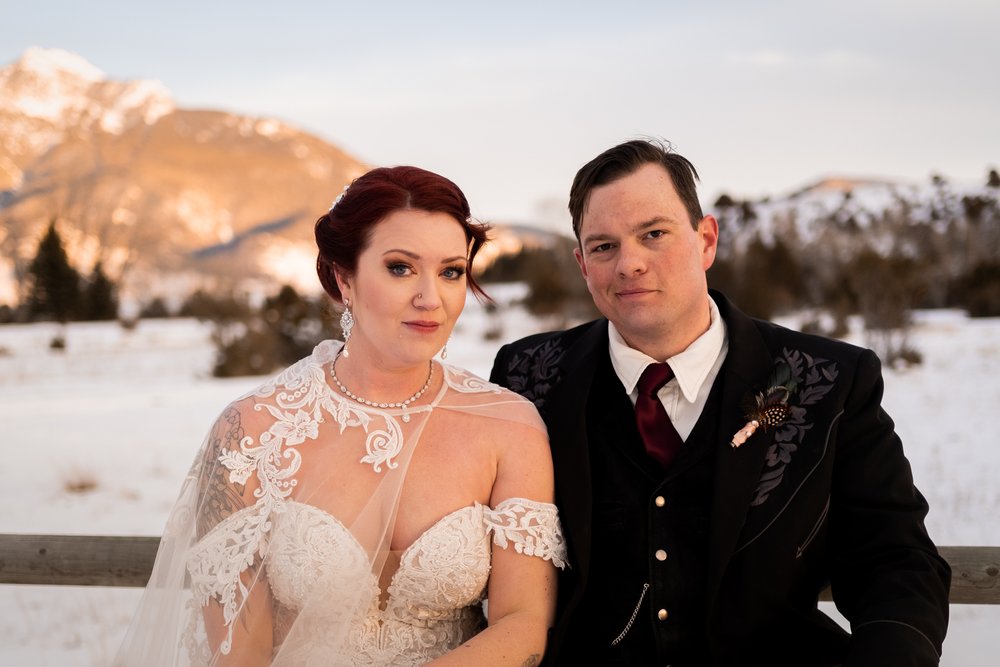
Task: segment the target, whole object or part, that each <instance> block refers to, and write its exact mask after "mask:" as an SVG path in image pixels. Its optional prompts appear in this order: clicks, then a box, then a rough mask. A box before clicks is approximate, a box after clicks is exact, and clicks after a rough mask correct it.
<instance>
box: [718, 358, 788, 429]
mask: <svg viewBox="0 0 1000 667" xmlns="http://www.w3.org/2000/svg"><path fill="white" fill-rule="evenodd" d="M794 393H795V380H794V379H793V378H792V369H791V368H789V366H788V364H786V363H779V364H778V365H776V366H775V367H774V371H773V372H772V373H771V377H770V378H769V379H768V381H767V387H766V388H765V389H764V390H762V391H760V392H758V393H756V394H754V395H752V396H749V397H747V398H746V399H745V400H744V402H743V416H744V417H745V418H746V420H747V423H746V424H745V425H744V426H743V428H741V429H740V430H739V431H737V432H736V433H735V434H734V435H733V439H732V440H731V441H730V442H729V444H730V445H731V446H732V447H734V448H735V447H739V446H740V445H742V444H743V443H744V442H746V441H747V440H748V439H749V438H750V436H752V435H753V434H754V433H756V431H757V429H758V428H763V429H764V430H765V431H766V430H767V429H769V428H775V427H778V426H781V425H782V424H784V423H785V422H786V421H788V418H789V417H791V414H792V409H791V407H789V405H788V401H789V399H790V398H791V397H792V394H794Z"/></svg>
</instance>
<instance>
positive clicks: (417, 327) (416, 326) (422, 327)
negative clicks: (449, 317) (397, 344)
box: [403, 320, 441, 333]
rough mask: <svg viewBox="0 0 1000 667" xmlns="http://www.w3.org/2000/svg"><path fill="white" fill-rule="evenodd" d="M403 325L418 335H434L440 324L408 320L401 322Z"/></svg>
mask: <svg viewBox="0 0 1000 667" xmlns="http://www.w3.org/2000/svg"><path fill="white" fill-rule="evenodd" d="M403 324H405V325H406V326H408V327H409V328H411V329H413V330H414V331H417V332H418V333H434V332H436V331H437V330H438V329H440V328H441V323H440V322H432V321H429V320H410V321H409V322H403Z"/></svg>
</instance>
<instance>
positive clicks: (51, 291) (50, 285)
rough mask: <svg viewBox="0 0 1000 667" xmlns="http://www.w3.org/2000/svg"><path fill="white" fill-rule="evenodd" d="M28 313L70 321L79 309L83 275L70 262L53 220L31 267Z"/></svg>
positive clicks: (39, 245)
mask: <svg viewBox="0 0 1000 667" xmlns="http://www.w3.org/2000/svg"><path fill="white" fill-rule="evenodd" d="M28 279H29V280H28V283H29V291H28V297H27V301H28V316H29V317H30V318H31V319H34V320H56V321H58V322H67V321H69V320H70V319H72V318H73V317H74V316H75V315H76V313H77V312H78V310H79V305H80V274H79V273H77V271H76V269H74V268H73V266H72V265H71V264H70V263H69V258H67V256H66V250H65V249H64V248H63V244H62V238H60V236H59V232H57V231H56V223H55V221H52V223H50V224H49V229H48V231H47V232H46V233H45V236H44V237H43V238H42V240H41V242H40V243H39V244H38V252H37V253H36V254H35V258H34V259H33V260H32V261H31V266H29V267H28Z"/></svg>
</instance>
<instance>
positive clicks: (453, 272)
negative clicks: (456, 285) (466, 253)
mask: <svg viewBox="0 0 1000 667" xmlns="http://www.w3.org/2000/svg"><path fill="white" fill-rule="evenodd" d="M441 275H442V276H444V277H445V278H447V279H448V280H458V279H460V278H461V277H462V276H464V275H465V267H464V266H449V267H448V268H446V269H445V270H444V271H442V272H441Z"/></svg>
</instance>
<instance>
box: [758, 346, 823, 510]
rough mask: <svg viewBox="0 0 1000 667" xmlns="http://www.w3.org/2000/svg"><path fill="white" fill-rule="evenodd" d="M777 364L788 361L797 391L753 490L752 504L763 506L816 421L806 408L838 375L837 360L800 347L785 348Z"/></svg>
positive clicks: (779, 482) (818, 397) (773, 439)
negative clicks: (811, 352) (809, 417)
mask: <svg viewBox="0 0 1000 667" xmlns="http://www.w3.org/2000/svg"><path fill="white" fill-rule="evenodd" d="M774 363H775V366H777V365H779V364H786V365H787V366H788V367H789V369H790V370H791V374H792V379H793V380H794V381H795V383H796V385H797V386H798V391H796V392H795V394H793V395H792V397H791V398H790V400H789V407H790V414H789V417H788V419H787V420H786V421H785V423H784V424H782V425H781V426H779V427H777V428H776V429H774V431H773V438H772V440H771V444H770V446H769V447H768V448H767V453H766V455H765V459H764V469H763V472H762V474H761V476H760V480H759V481H758V482H757V487H756V488H755V489H754V494H753V500H751V501H750V506H751V507H757V506H759V505H762V504H763V503H765V502H766V501H767V499H768V498H769V497H770V496H771V493H772V492H773V491H774V490H775V489H776V488H778V487H779V486H780V485H781V483H782V482H783V481H784V479H785V469H786V468H787V466H788V465H789V464H790V463H791V462H792V459H793V458H794V457H795V454H796V452H797V451H798V449H799V447H800V446H801V445H802V442H803V440H804V439H805V436H806V433H807V432H808V431H809V429H811V428H812V427H813V424H814V422H813V421H809V420H808V411H807V409H806V408H807V407H808V406H810V405H813V404H815V403H818V402H819V401H820V400H822V398H823V397H824V396H826V395H827V394H828V393H829V391H830V390H831V389H833V384H834V381H835V380H836V379H837V375H838V374H839V372H838V370H837V364H836V362H833V361H829V360H827V359H822V358H819V357H814V356H812V355H809V354H806V353H805V352H801V351H799V350H789V349H788V348H784V349H783V350H782V353H781V356H779V357H778V358H777V359H775V361H774Z"/></svg>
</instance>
